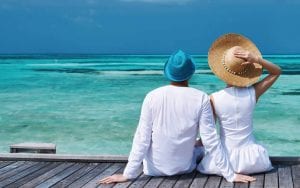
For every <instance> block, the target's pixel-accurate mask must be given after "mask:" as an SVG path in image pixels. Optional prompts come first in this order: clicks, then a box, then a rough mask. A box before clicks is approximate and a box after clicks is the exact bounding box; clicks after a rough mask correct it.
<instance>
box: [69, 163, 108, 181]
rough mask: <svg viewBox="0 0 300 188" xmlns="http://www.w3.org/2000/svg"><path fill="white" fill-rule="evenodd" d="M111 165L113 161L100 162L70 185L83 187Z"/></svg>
mask: <svg viewBox="0 0 300 188" xmlns="http://www.w3.org/2000/svg"><path fill="white" fill-rule="evenodd" d="M111 165H112V163H100V164H99V165H97V166H96V167H95V168H94V169H93V170H91V171H89V172H88V173H87V174H85V175H84V176H81V177H80V178H79V179H77V180H76V181H74V182H73V183H71V184H70V185H69V186H68V187H82V186H83V185H85V184H87V183H88V182H89V181H90V180H91V179H93V178H94V177H95V176H97V175H98V174H100V173H101V172H103V171H104V170H105V169H106V168H108V167H109V166H111Z"/></svg>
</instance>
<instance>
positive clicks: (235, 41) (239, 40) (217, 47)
mask: <svg viewBox="0 0 300 188" xmlns="http://www.w3.org/2000/svg"><path fill="white" fill-rule="evenodd" d="M234 46H241V47H242V48H244V49H245V50H248V51H250V52H252V53H254V54H256V55H257V56H259V57H261V53H260V51H259V50H258V48H257V47H256V45H255V44H254V43H253V42H251V41H250V40H249V39H248V38H246V37H244V36H242V35H239V34H235V33H229V34H225V35H222V36H221V37H219V38H218V39H217V40H215V41H214V42H213V44H212V45H211V47H210V49H209V52H208V64H209V67H210V68H211V70H212V72H213V73H214V74H215V75H216V76H217V77H219V78H220V79H221V80H223V81H224V82H226V83H227V84H230V85H233V86H238V87H246V86H250V85H252V84H254V83H256V82H257V81H258V80H259V77H260V75H261V74H262V66H261V65H260V64H258V63H253V64H251V65H248V67H247V72H246V73H245V74H243V75H235V74H232V73H230V72H228V71H227V70H226V69H225V67H224V66H223V64H222V58H223V56H224V53H225V51H226V50H228V49H229V48H232V47H234Z"/></svg>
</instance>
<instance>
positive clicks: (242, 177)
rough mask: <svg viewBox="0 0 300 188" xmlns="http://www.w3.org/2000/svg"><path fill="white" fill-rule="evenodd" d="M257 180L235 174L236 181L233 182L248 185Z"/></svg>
mask: <svg viewBox="0 0 300 188" xmlns="http://www.w3.org/2000/svg"><path fill="white" fill-rule="evenodd" d="M255 180H256V179H255V178H254V177H251V176H247V175H242V174H235V179H234V180H233V181H234V182H243V183H248V182H251V181H255Z"/></svg>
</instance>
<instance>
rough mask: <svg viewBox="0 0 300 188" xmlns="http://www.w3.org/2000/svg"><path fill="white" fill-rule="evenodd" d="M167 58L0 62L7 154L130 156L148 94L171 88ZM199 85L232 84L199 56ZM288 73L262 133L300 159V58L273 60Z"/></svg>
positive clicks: (257, 123)
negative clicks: (19, 149)
mask: <svg viewBox="0 0 300 188" xmlns="http://www.w3.org/2000/svg"><path fill="white" fill-rule="evenodd" d="M167 58H168V56H160V55H150V56H149V55H106V56H103V55H73V56H71V55H16V56H11V55H2V56H0V152H8V151H9V149H8V148H9V145H10V144H13V143H19V142H52V143H55V144H56V145H57V152H58V153H69V154H125V155H127V154H128V153H129V151H130V148H131V142H132V138H133V135H134V132H135V128H136V126H137V123H138V119H139V112H140V107H141V104H142V101H143V98H144V96H145V95H146V93H147V92H149V91H150V90H152V89H154V88H157V87H159V86H163V85H165V84H168V82H167V80H166V79H165V78H164V77H163V74H162V69H163V65H164V62H165V61H166V60H167ZM194 58H195V60H196V63H197V72H196V74H195V75H194V77H193V78H192V80H191V82H190V83H191V87H195V88H198V89H201V90H203V91H205V92H207V93H212V92H214V91H217V90H219V89H222V88H223V87H224V86H225V85H224V84H223V83H222V82H221V81H220V80H219V79H217V78H216V77H215V76H214V75H212V74H211V71H210V70H209V67H208V65H207V57H206V56H194ZM265 58H266V59H268V60H270V61H272V62H274V63H276V64H278V65H280V66H281V67H282V69H283V74H282V75H281V77H280V78H279V80H278V81H277V82H276V84H275V85H274V86H273V87H272V88H271V89H270V90H269V91H268V92H267V93H266V94H265V95H264V96H263V97H262V98H261V99H260V101H259V103H258V104H257V108H256V110H255V117H254V129H255V131H254V133H255V136H256V139H257V140H258V142H259V143H262V144H264V145H265V146H266V147H267V149H268V150H269V153H270V155H280V156H287V155H288V156H300V115H299V114H300V113H299V110H300V55H269V56H265Z"/></svg>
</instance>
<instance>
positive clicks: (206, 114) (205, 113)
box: [199, 96, 255, 182]
mask: <svg viewBox="0 0 300 188" xmlns="http://www.w3.org/2000/svg"><path fill="white" fill-rule="evenodd" d="M199 130H200V136H201V140H202V143H203V145H204V148H205V150H206V151H208V152H209V153H212V154H213V155H214V156H215V163H216V166H217V167H218V168H219V169H220V171H221V173H222V175H223V176H224V178H225V179H226V180H227V181H229V182H233V181H235V182H248V181H254V180H255V179H254V178H253V177H250V176H245V175H241V174H235V173H234V171H233V168H232V167H231V165H230V163H229V159H228V156H227V153H226V151H225V150H224V148H223V146H222V144H221V142H220V139H219V136H218V134H217V130H216V126H215V122H214V119H213V113H212V109H211V105H210V102H209V97H208V96H205V98H204V102H203V106H202V111H201V114H200V120H199Z"/></svg>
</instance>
